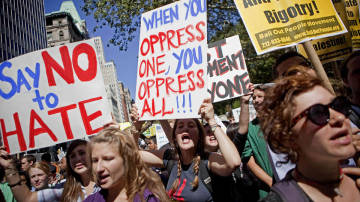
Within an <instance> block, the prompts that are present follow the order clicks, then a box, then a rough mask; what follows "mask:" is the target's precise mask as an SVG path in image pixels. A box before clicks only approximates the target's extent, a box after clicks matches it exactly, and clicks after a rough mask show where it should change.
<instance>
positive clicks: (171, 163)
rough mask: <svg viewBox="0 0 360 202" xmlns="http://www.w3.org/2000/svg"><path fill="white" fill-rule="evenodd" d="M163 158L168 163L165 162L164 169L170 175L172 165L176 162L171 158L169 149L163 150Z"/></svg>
mask: <svg viewBox="0 0 360 202" xmlns="http://www.w3.org/2000/svg"><path fill="white" fill-rule="evenodd" d="M163 159H164V160H168V163H167V164H166V171H167V172H168V174H169V176H170V173H171V170H172V168H173V167H174V165H175V163H176V161H175V160H174V159H173V158H172V151H171V149H167V150H165V152H164V156H163Z"/></svg>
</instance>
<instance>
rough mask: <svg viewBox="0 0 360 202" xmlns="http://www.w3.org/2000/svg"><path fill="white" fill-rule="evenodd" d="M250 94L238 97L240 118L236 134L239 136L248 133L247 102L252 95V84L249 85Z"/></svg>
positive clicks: (248, 115) (248, 114)
mask: <svg viewBox="0 0 360 202" xmlns="http://www.w3.org/2000/svg"><path fill="white" fill-rule="evenodd" d="M249 90H250V93H248V94H246V95H243V96H241V97H240V101H241V109H240V116H239V129H238V133H239V134H241V135H245V134H247V133H248V129H249V120H250V113H249V101H250V98H251V96H252V94H253V90H254V86H253V84H252V83H250V84H249Z"/></svg>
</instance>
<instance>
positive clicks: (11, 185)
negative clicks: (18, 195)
mask: <svg viewBox="0 0 360 202" xmlns="http://www.w3.org/2000/svg"><path fill="white" fill-rule="evenodd" d="M8 185H9V187H10V188H13V187H15V186H18V185H21V179H19V181H18V182H17V183H15V184H9V183H8Z"/></svg>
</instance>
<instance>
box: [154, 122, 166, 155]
mask: <svg viewBox="0 0 360 202" xmlns="http://www.w3.org/2000/svg"><path fill="white" fill-rule="evenodd" d="M154 125H155V127H156V145H157V148H158V149H160V148H161V147H162V146H164V145H166V144H167V143H169V140H168V139H167V137H166V134H165V132H164V130H163V129H162V127H161V125H160V124H154Z"/></svg>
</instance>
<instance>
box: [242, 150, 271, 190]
mask: <svg viewBox="0 0 360 202" xmlns="http://www.w3.org/2000/svg"><path fill="white" fill-rule="evenodd" d="M247 166H248V167H249V169H250V170H251V172H253V173H254V175H255V176H256V177H257V178H259V179H260V180H261V181H263V182H264V183H265V184H267V185H268V186H269V187H271V186H272V177H270V176H269V175H268V174H267V173H266V172H265V171H264V170H263V169H262V168H261V167H260V166H259V165H258V164H257V163H256V162H255V159H254V157H253V156H251V157H250V159H249V161H248V163H247Z"/></svg>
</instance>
